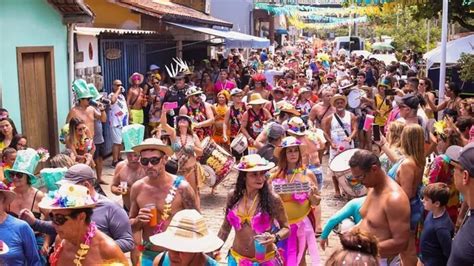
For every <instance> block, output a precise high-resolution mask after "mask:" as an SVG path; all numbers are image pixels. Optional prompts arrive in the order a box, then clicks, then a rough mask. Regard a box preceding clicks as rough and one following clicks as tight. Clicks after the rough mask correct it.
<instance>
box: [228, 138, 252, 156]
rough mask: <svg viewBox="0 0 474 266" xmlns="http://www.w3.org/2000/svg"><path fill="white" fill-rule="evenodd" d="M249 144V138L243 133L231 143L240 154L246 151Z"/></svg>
mask: <svg viewBox="0 0 474 266" xmlns="http://www.w3.org/2000/svg"><path fill="white" fill-rule="evenodd" d="M248 146H249V143H248V141H247V138H246V137H245V135H244V134H242V133H240V134H238V135H237V136H236V137H235V139H234V140H233V141H232V143H231V144H230V148H231V149H232V150H234V151H236V152H237V153H238V154H242V153H244V151H245V150H246V149H247V148H248Z"/></svg>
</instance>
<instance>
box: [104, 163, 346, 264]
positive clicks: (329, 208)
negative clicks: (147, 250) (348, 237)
mask: <svg viewBox="0 0 474 266" xmlns="http://www.w3.org/2000/svg"><path fill="white" fill-rule="evenodd" d="M110 165H111V160H110V158H109V159H108V160H106V161H105V162H104V171H103V172H104V173H103V175H104V180H105V181H107V182H108V183H110V182H111V181H112V176H113V171H114V169H113V168H112V167H110ZM324 165H327V157H325V159H324V160H323V168H324V170H325V171H326V167H324ZM235 181H236V180H235V179H226V180H224V181H223V182H222V183H221V184H220V185H219V186H218V188H217V189H216V192H217V193H216V194H215V195H211V194H210V192H211V190H210V188H207V187H206V188H204V189H203V190H202V191H201V208H202V211H203V214H204V217H205V218H206V219H207V224H208V226H209V228H210V230H211V231H212V232H215V233H216V234H217V232H218V231H219V228H220V226H221V224H222V221H223V220H224V207H225V202H226V196H227V192H228V191H229V190H230V189H232V188H234V186H235ZM102 188H103V189H104V191H105V192H106V193H107V195H109V197H110V198H111V199H113V200H115V201H117V202H118V203H119V204H121V203H122V201H121V198H120V197H117V196H115V195H113V194H112V193H111V192H110V187H109V186H102ZM333 191H334V189H333V184H332V181H331V179H330V178H327V177H325V180H324V185H323V190H322V201H321V206H322V220H323V223H324V221H325V220H327V219H328V218H329V217H330V216H331V215H332V214H334V213H335V212H336V211H338V210H339V209H340V208H342V206H344V202H343V201H341V200H337V199H334V197H333V196H332V195H333ZM233 238H234V233H233V232H232V233H231V234H230V236H229V238H228V240H227V241H226V243H225V244H224V248H223V250H222V251H223V253H222V254H226V253H227V251H228V249H229V248H230V246H231V244H232V241H233ZM339 247H340V243H339V238H338V237H337V236H336V235H335V234H331V235H330V237H329V247H328V248H327V249H326V251H322V250H321V249H320V250H319V252H320V255H321V262H322V263H321V264H322V265H324V262H325V261H326V260H327V258H329V256H330V255H331V254H332V253H333V251H334V250H336V249H338V248H339ZM224 257H225V256H222V258H223V261H221V263H222V265H226V264H227V263H226V262H225V260H224ZM307 261H308V259H307ZM313 266H314V265H313Z"/></svg>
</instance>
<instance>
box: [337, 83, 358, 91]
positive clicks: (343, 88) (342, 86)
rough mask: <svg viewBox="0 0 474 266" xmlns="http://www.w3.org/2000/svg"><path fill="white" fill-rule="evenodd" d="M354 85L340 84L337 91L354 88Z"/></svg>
mask: <svg viewBox="0 0 474 266" xmlns="http://www.w3.org/2000/svg"><path fill="white" fill-rule="evenodd" d="M354 86H355V84H354V83H353V82H350V81H349V82H341V86H339V90H346V89H348V88H351V87H354Z"/></svg>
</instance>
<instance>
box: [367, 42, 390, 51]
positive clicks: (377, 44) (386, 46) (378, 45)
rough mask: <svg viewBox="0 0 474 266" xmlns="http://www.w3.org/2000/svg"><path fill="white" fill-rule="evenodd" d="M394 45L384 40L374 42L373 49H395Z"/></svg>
mask: <svg viewBox="0 0 474 266" xmlns="http://www.w3.org/2000/svg"><path fill="white" fill-rule="evenodd" d="M394 49H395V48H393V46H392V45H390V44H388V43H384V42H374V44H372V50H394Z"/></svg>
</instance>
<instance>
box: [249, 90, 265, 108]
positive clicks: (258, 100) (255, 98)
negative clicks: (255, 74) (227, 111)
mask: <svg viewBox="0 0 474 266" xmlns="http://www.w3.org/2000/svg"><path fill="white" fill-rule="evenodd" d="M266 102H267V100H265V99H263V98H262V95H260V93H258V92H256V93H252V95H250V101H249V104H250V105H259V104H265V103H266Z"/></svg>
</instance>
